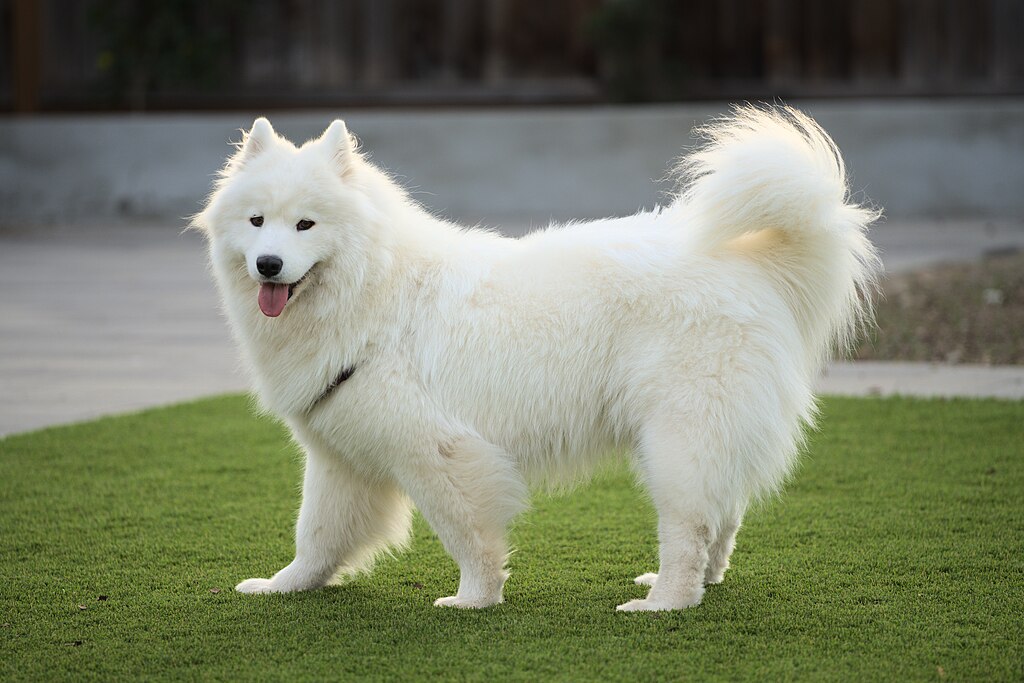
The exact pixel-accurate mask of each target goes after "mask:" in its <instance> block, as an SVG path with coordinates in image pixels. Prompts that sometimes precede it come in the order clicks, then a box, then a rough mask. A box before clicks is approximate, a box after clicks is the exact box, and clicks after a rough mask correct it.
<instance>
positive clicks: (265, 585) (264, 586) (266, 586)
mask: <svg viewBox="0 0 1024 683" xmlns="http://www.w3.org/2000/svg"><path fill="white" fill-rule="evenodd" d="M235 592H237V593H247V594H250V595H252V594H255V593H282V592H284V591H282V590H281V589H280V588H274V584H273V581H271V580H270V579H246V580H245V581H243V582H242V583H240V584H238V585H237V586H235Z"/></svg>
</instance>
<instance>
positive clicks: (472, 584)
mask: <svg viewBox="0 0 1024 683" xmlns="http://www.w3.org/2000/svg"><path fill="white" fill-rule="evenodd" d="M403 469H404V471H403V472H402V474H401V475H400V476H399V479H400V480H402V481H401V483H402V484H403V485H404V486H405V488H406V491H407V492H408V493H409V495H410V496H411V497H412V499H413V501H414V502H415V503H416V505H417V507H418V508H419V510H420V512H421V513H422V514H423V516H424V517H425V518H426V520H427V522H428V523H429V524H430V526H431V528H433V530H434V532H435V533H436V534H437V535H438V537H439V538H440V540H441V543H442V544H443V545H444V548H445V550H447V551H448V554H449V555H451V557H452V558H453V559H454V560H455V562H456V563H457V564H458V565H459V573H460V577H459V590H458V593H457V594H456V595H453V596H451V597H447V598H440V599H438V600H437V601H436V602H435V603H434V604H435V605H438V606H452V607H477V608H479V607H490V606H491V605H494V604H497V603H499V602H501V601H502V588H503V587H504V584H505V579H507V578H508V572H507V571H506V570H505V562H506V560H507V558H508V546H507V542H506V539H505V532H506V529H507V527H508V524H509V522H510V521H511V520H512V518H513V517H514V516H515V515H516V514H517V513H519V512H520V511H522V510H523V509H524V508H525V506H526V497H527V490H526V484H525V482H524V481H523V479H522V477H521V476H520V475H519V473H518V472H517V471H516V469H515V467H514V466H513V464H512V462H511V460H510V458H509V456H508V455H507V454H506V453H504V452H503V451H502V450H501V449H500V448H498V447H497V446H494V445H492V444H490V443H487V442H486V441H484V440H483V439H480V438H478V437H475V436H461V437H458V438H454V439H451V440H447V441H445V442H444V443H441V444H439V445H438V447H437V448H436V449H431V451H429V452H427V453H425V454H422V457H418V458H414V459H412V460H411V461H410V462H409V463H408V465H407V468H403Z"/></svg>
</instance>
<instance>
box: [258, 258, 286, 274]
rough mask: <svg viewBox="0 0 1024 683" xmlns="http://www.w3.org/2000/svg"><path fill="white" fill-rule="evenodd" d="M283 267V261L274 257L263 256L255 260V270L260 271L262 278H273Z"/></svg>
mask: <svg viewBox="0 0 1024 683" xmlns="http://www.w3.org/2000/svg"><path fill="white" fill-rule="evenodd" d="M283 266H284V261H282V260H281V259H279V258H278V257H276V256H268V255H266V254H264V255H263V256H259V257H257V258H256V270H258V271H260V275H262V276H263V277H274V276H275V275H277V274H278V273H280V272H281V268H282V267H283Z"/></svg>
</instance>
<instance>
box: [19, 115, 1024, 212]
mask: <svg viewBox="0 0 1024 683" xmlns="http://www.w3.org/2000/svg"><path fill="white" fill-rule="evenodd" d="M796 104H797V106H800V107H801V108H803V109H806V110H807V111H809V112H810V113H811V114H812V115H814V116H815V117H817V118H818V120H819V121H820V123H821V124H822V125H823V126H824V127H825V128H826V129H828V130H829V131H830V132H831V133H832V134H833V136H834V137H835V139H836V141H837V142H838V143H839V145H840V147H841V148H842V149H843V151H844V153H845V156H846V159H847V163H848V166H849V168H850V169H851V171H852V174H853V184H854V188H855V189H856V190H859V191H863V195H862V196H867V197H870V198H871V200H872V201H873V202H875V203H876V204H880V205H882V206H883V207H885V209H886V211H887V213H888V214H889V215H890V216H891V217H895V218H907V217H915V218H921V217H937V216H947V217H976V218H1019V217H1024V100H1022V99H977V100H934V101H931V100H902V101H900V100H896V101H893V100H886V101H861V100H849V101H841V100H838V101H828V102H803V103H796ZM726 110H727V105H725V104H700V105H673V106H645V107H601V108H564V109H563V108H557V109H556V108H550V109H548V108H545V109H501V110H456V111H432V110H416V111H394V110H388V111H374V110H365V109H364V110H353V111H350V112H345V111H337V112H335V111H327V110H324V111H317V112H306V113H286V114H277V115H272V116H271V120H272V121H273V122H274V124H275V127H276V128H277V129H278V130H279V131H280V132H282V133H284V134H285V135H287V136H289V137H291V138H293V139H296V140H301V139H306V138H309V137H312V136H315V135H317V134H318V133H319V132H320V131H321V130H322V129H323V128H324V127H326V125H327V124H328V123H329V122H330V119H331V118H333V117H335V116H341V117H343V118H345V119H346V121H347V122H348V125H349V128H350V129H351V130H352V131H353V132H355V133H356V134H357V135H358V136H359V138H360V139H361V140H362V142H363V146H364V149H365V150H367V151H369V152H370V153H371V154H372V156H373V158H374V159H375V160H376V161H377V162H378V163H379V164H381V165H383V166H385V167H386V168H388V169H390V170H391V171H392V172H393V173H394V174H395V175H396V176H397V177H398V178H399V179H400V180H401V181H402V182H403V183H404V184H405V185H406V186H407V187H409V188H410V189H412V190H413V191H414V193H415V196H416V197H417V198H418V199H419V200H420V201H422V202H423V203H424V204H426V205H427V206H429V207H430V208H431V209H433V210H434V211H435V212H437V213H440V214H443V215H446V216H449V217H454V218H457V219H459V220H463V221H467V222H471V223H477V222H479V223H485V224H489V225H498V226H501V225H504V226H507V227H511V228H521V227H523V226H526V225H530V224H532V225H537V224H543V223H546V222H547V221H548V220H550V219H556V220H560V219H568V218H573V217H580V218H589V217H599V216H606V215H616V214H623V213H630V212H632V211H635V210H636V209H637V208H639V207H650V206H652V205H653V204H654V203H655V202H657V200H658V198H659V192H662V191H664V190H665V189H667V185H666V184H665V183H661V184H660V185H659V184H657V183H655V180H656V179H658V178H662V177H663V176H664V174H665V170H666V168H667V167H668V166H669V164H670V163H671V161H672V159H673V157H675V156H676V155H677V154H678V153H679V152H680V151H681V150H682V149H683V148H684V147H685V146H686V145H690V144H692V143H693V139H692V138H691V137H690V134H689V132H690V129H691V127H692V126H693V125H694V124H696V123H699V122H701V121H704V120H705V119H707V118H708V117H710V116H713V115H716V114H720V113H723V112H724V111H726ZM253 116H254V114H253V115H244V114H236V113H231V114H212V115H206V114H204V115H191V114H190V115H123V116H122V115H115V116H107V115H104V116H74V117H71V116H47V117H37V118H27V119H18V118H4V119H0V204H2V208H3V210H2V211H0V227H7V228H11V227H14V228H16V227H17V226H20V225H27V224H43V223H75V222H84V223H95V222H105V221H112V220H117V219H129V220H138V219H155V220H160V221H179V220H181V219H182V217H184V216H187V215H188V214H190V213H193V212H194V211H196V210H197V209H198V208H199V206H200V202H201V200H202V197H203V196H204V194H205V193H206V192H207V191H208V189H209V183H210V179H211V176H212V174H213V173H214V171H216V169H217V168H218V167H219V166H220V165H221V164H222V162H223V160H224V157H225V155H226V154H227V153H228V152H229V148H228V146H227V142H228V141H229V140H237V139H238V138H239V133H238V129H239V128H241V127H247V126H248V125H249V124H250V123H251V122H252V119H253Z"/></svg>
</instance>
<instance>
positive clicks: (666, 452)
mask: <svg viewBox="0 0 1024 683" xmlns="http://www.w3.org/2000/svg"><path fill="white" fill-rule="evenodd" d="M677 420H678V418H677V419H676V420H673V418H672V416H665V417H664V418H663V419H658V420H654V421H652V422H651V423H650V424H648V426H647V428H645V430H644V433H643V437H642V440H641V446H640V449H639V453H638V456H639V458H640V469H641V472H642V475H643V479H644V483H645V484H646V487H647V489H648V491H649V492H650V495H651V498H652V500H653V502H654V506H655V508H656V510H657V512H658V542H659V556H660V558H659V559H660V565H661V566H660V569H659V571H658V573H657V574H643V575H641V576H638V577H637V578H636V583H638V584H642V585H649V586H651V590H650V592H649V593H648V595H647V597H646V598H644V599H642V600H631V601H629V602H627V603H625V604H622V605H619V607H618V609H619V610H621V611H627V612H633V611H647V610H672V609H682V608H684V607H691V606H693V605H697V604H699V603H700V601H701V598H702V597H703V596H704V579H705V575H706V573H707V571H708V568H709V559H710V558H709V550H710V549H711V548H712V546H713V543H712V541H713V540H714V539H716V538H717V536H718V532H719V529H720V528H721V527H722V524H721V523H720V516H721V513H720V512H719V505H718V504H717V503H716V501H714V499H713V496H714V490H715V488H716V487H715V486H714V485H713V481H712V480H713V478H714V469H713V467H708V463H709V462H710V461H711V460H713V456H714V453H713V450H712V448H713V447H712V446H711V444H709V443H707V440H706V439H704V438H702V437H701V435H700V434H699V433H698V432H697V430H695V429H686V428H684V427H680V426H678V425H677V424H674V423H675V422H676V421H677Z"/></svg>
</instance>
